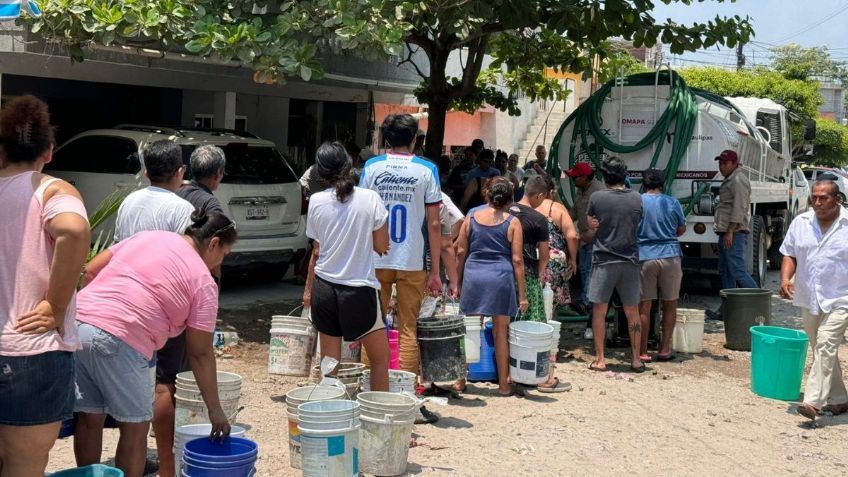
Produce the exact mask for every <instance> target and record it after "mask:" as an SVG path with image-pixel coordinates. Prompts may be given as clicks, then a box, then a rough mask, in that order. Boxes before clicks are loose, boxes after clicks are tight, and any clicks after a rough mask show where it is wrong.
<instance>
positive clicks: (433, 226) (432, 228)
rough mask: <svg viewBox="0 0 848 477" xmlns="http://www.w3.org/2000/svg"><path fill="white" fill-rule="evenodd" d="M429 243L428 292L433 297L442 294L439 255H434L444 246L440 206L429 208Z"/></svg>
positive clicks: (430, 206) (429, 206)
mask: <svg viewBox="0 0 848 477" xmlns="http://www.w3.org/2000/svg"><path fill="white" fill-rule="evenodd" d="M427 232H428V237H427V241H428V242H429V244H430V265H431V266H430V277H429V278H428V279H427V290H428V291H429V292H430V294H431V295H433V296H438V295H440V294H441V293H442V279H441V278H440V277H439V270H440V269H439V266H440V265H441V262H440V261H439V259H440V257H439V255H440V254H439V253H433V252H435V251H436V250H441V248H442V244H441V240H442V223H441V221H439V204H436V205H428V206H427Z"/></svg>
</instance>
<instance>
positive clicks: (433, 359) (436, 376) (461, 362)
mask: <svg viewBox="0 0 848 477" xmlns="http://www.w3.org/2000/svg"><path fill="white" fill-rule="evenodd" d="M464 338H465V318H464V317H463V316H462V315H451V316H444V315H442V316H435V317H432V318H422V319H419V320H418V350H419V354H420V356H421V378H422V379H423V380H424V381H425V382H446V381H456V380H457V379H463V378H465V375H466V362H465V349H464V345H465V339H464Z"/></svg>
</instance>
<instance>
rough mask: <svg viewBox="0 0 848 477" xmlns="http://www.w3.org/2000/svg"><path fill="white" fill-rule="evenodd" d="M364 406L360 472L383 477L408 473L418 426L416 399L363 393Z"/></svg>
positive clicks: (360, 444)
mask: <svg viewBox="0 0 848 477" xmlns="http://www.w3.org/2000/svg"><path fill="white" fill-rule="evenodd" d="M357 400H358V402H359V405H360V417H359V419H360V422H361V427H360V428H359V455H360V457H361V458H360V460H361V466H360V470H361V471H362V472H364V473H366V474H373V475H380V476H394V475H401V474H403V473H404V472H406V466H407V463H408V459H409V441H410V439H411V437H412V425H413V424H414V423H415V410H416V404H415V399H413V398H411V397H409V396H404V395H402V394H392V393H384V392H363V393H360V394H359V397H358V398H357Z"/></svg>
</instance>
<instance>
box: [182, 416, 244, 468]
mask: <svg viewBox="0 0 848 477" xmlns="http://www.w3.org/2000/svg"><path fill="white" fill-rule="evenodd" d="M211 433H212V424H189V425H186V426H180V427H177V428H174V459H175V461H176V462H182V457H183V447H185V445H186V443H188V442H189V441H193V440H195V439H200V438H204V437H207V438H208V437H209V434H211ZM244 433H245V428H243V427H241V426H231V427H230V437H244Z"/></svg>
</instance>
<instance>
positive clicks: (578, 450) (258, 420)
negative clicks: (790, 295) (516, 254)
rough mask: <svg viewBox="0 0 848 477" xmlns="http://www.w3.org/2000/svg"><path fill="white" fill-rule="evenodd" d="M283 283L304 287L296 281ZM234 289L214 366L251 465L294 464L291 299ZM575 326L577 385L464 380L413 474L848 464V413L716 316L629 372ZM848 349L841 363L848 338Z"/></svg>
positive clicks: (706, 294)
mask: <svg viewBox="0 0 848 477" xmlns="http://www.w3.org/2000/svg"><path fill="white" fill-rule="evenodd" d="M769 279H770V283H769V286H770V287H771V288H772V289H775V288H776V286H777V280H776V279H777V275H776V274H775V273H774V272H771V273H770V275H769ZM263 293H264V295H263V297H266V296H268V293H267V291H266V292H263ZM711 293H714V292H711V291H709V290H705V289H697V288H696V289H690V290H687V294H686V296H685V297H684V299H683V300H682V301H683V303H682V304H681V306H684V307H689V308H705V307H710V308H713V309H714V308H716V307H717V305H718V298H717V297H716V296H711V295H710V294H711ZM281 294H282V293H281ZM284 294H285V295H286V296H287V297H290V296H297V293H296V291H295V292H292V290H288V289H287V291H285V293H284ZM239 300H241V301H239ZM239 300H231V303H232V302H234V301H235V302H237V303H236V306H234V307H228V308H227V309H226V310H224V311H223V312H222V316H221V317H222V319H223V321H224V323H225V324H226V325H231V326H233V327H235V328H236V329H237V330H238V332H239V335H240V337H241V341H240V343H239V344H238V345H237V346H235V347H232V348H230V349H227V350H226V351H225V352H224V353H223V355H222V356H220V357H219V362H218V363H219V369H220V370H224V371H232V372H235V373H238V374H241V375H242V376H243V377H244V384H243V396H242V403H243V404H244V405H245V406H246V409H245V410H244V411H243V412H242V413H241V414H240V415H239V421H240V422H243V423H244V424H246V425H247V426H248V427H249V431H248V435H249V437H251V438H252V439H254V440H256V441H257V442H258V443H259V446H260V454H261V458H260V460H259V463H258V474H257V475H259V476H263V477H264V476H267V477H272V476H273V477H281V476H299V475H300V472H299V471H295V470H294V469H291V468H290V467H289V453H288V445H287V436H286V432H287V431H286V417H285V405H284V404H281V400H282V396H283V395H284V394H285V392H286V391H288V390H289V389H291V388H293V387H295V386H296V385H297V384H298V383H300V382H302V381H303V380H302V379H297V378H291V379H286V378H278V377H269V375H268V373H267V349H268V345H267V341H268V330H269V325H270V320H269V317H270V315H271V314H274V313H285V312H288V311H289V309H290V308H291V307H292V303H291V302H276V303H267V302H266V303H253V304H250V305H247V303H248V302H249V300H244V299H243V298H239ZM224 301H225V303H226V301H227V300H226V297H225V300H224ZM772 306H773V322H774V324H777V325H780V326H789V327H793V328H798V327H800V319H799V314H798V313H797V311H796V310H795V309H794V308H792V306H791V305H790V304H788V303H787V302H785V301H784V300H782V299H780V298H778V297H776V296H775V297H773V299H772ZM581 331H582V326H571V327H566V326H564V327H563V341H562V346H561V349H564V350H566V351H568V352H569V353H570V354H571V356H570V357H569V358H568V359H567V360H566V362H563V363H560V364H558V369H557V374H558V376H559V377H560V379H561V380H564V381H569V382H571V383H572V385H573V389H572V390H571V392H568V393H564V394H556V395H543V394H538V393H532V394H531V395H530V396H528V397H527V398H517V397H510V398H502V397H498V396H497V395H496V394H495V386H494V385H491V384H471V385H469V387H468V390H467V392H466V393H465V394H464V397H463V399H461V400H451V401H450V402H449V404H448V405H447V406H445V407H434V406H431V407H430V409H432V410H434V411H436V412H437V413H438V414H440V415H441V416H442V418H441V420H440V421H439V422H438V423H437V424H436V425H432V426H415V434H416V436H417V439H416V441H417V444H418V445H417V447H414V448H413V449H411V450H410V458H409V461H410V464H409V469H408V475H434V476H435V475H445V476H480V475H489V474H494V475H540V476H561V475H611V474H614V473H623V472H631V473H633V475H639V476H641V475H676V476H678V475H698V476H704V475H722V476H731V475H733V476H735V475H787V476H788V475H793V476H795V475H810V476H814V475H839V474H845V473H848V469H846V465H847V464H848V457H846V454H845V450H844V449H845V442H846V438H848V431H847V430H848V427H846V425H848V416H839V417H832V416H826V417H823V418H821V419H820V420H819V423H818V427H816V428H812V427H810V426H809V425H807V424H805V423H804V421H803V420H802V419H801V418H800V417H799V416H798V415H796V413H795V410H794V405H793V404H792V403H787V402H781V401H774V400H770V399H764V398H761V397H758V396H756V395H754V394H753V393H751V391H750V390H749V373H750V354H749V353H745V352H736V351H730V350H727V349H725V348H724V346H723V344H724V333H723V328H722V324H721V323H720V322H707V328H706V331H707V334H706V338H705V349H704V352H703V353H700V354H698V355H679V358H678V359H677V360H676V361H675V362H670V363H654V364H652V365H651V366H650V367H651V370H650V371H649V372H646V373H644V374H641V375H635V374H632V373H627V372H624V370H625V369H626V364H627V361H626V360H622V359H621V358H624V354H623V353H624V350H623V349H614V350H611V353H610V356H611V358H610V360H609V362H610V363H611V364H612V366H611V369H612V370H613V371H611V372H606V373H599V372H593V371H590V370H588V369H587V365H588V363H589V356H588V354H587V352H588V351H589V343H588V342H586V341H584V340H582V338H580V337H579V334H580V332H581ZM843 348H844V346H843ZM842 351H843V353H842V355H843V365H845V364H846V363H844V361H845V360H844V357H845V356H846V353H848V350H846V349H843V350H842ZM808 361H809V353H808ZM617 363H620V365H619V364H617ZM614 371H622V372H618V373H617V372H614ZM116 437H117V433H116V432H115V431H108V432H107V436H106V439H105V441H106V443H105V449H104V457H108V456H110V455H112V453H113V452H114V448H115V443H116ZM151 448H152V441H151ZM72 464H73V453H72V446H71V442H70V440H65V441H60V442H58V443H57V445H56V447H55V449H54V451H53V453H52V455H51V465H50V468H49V470H57V469H61V468H66V467H69V466H72Z"/></svg>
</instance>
